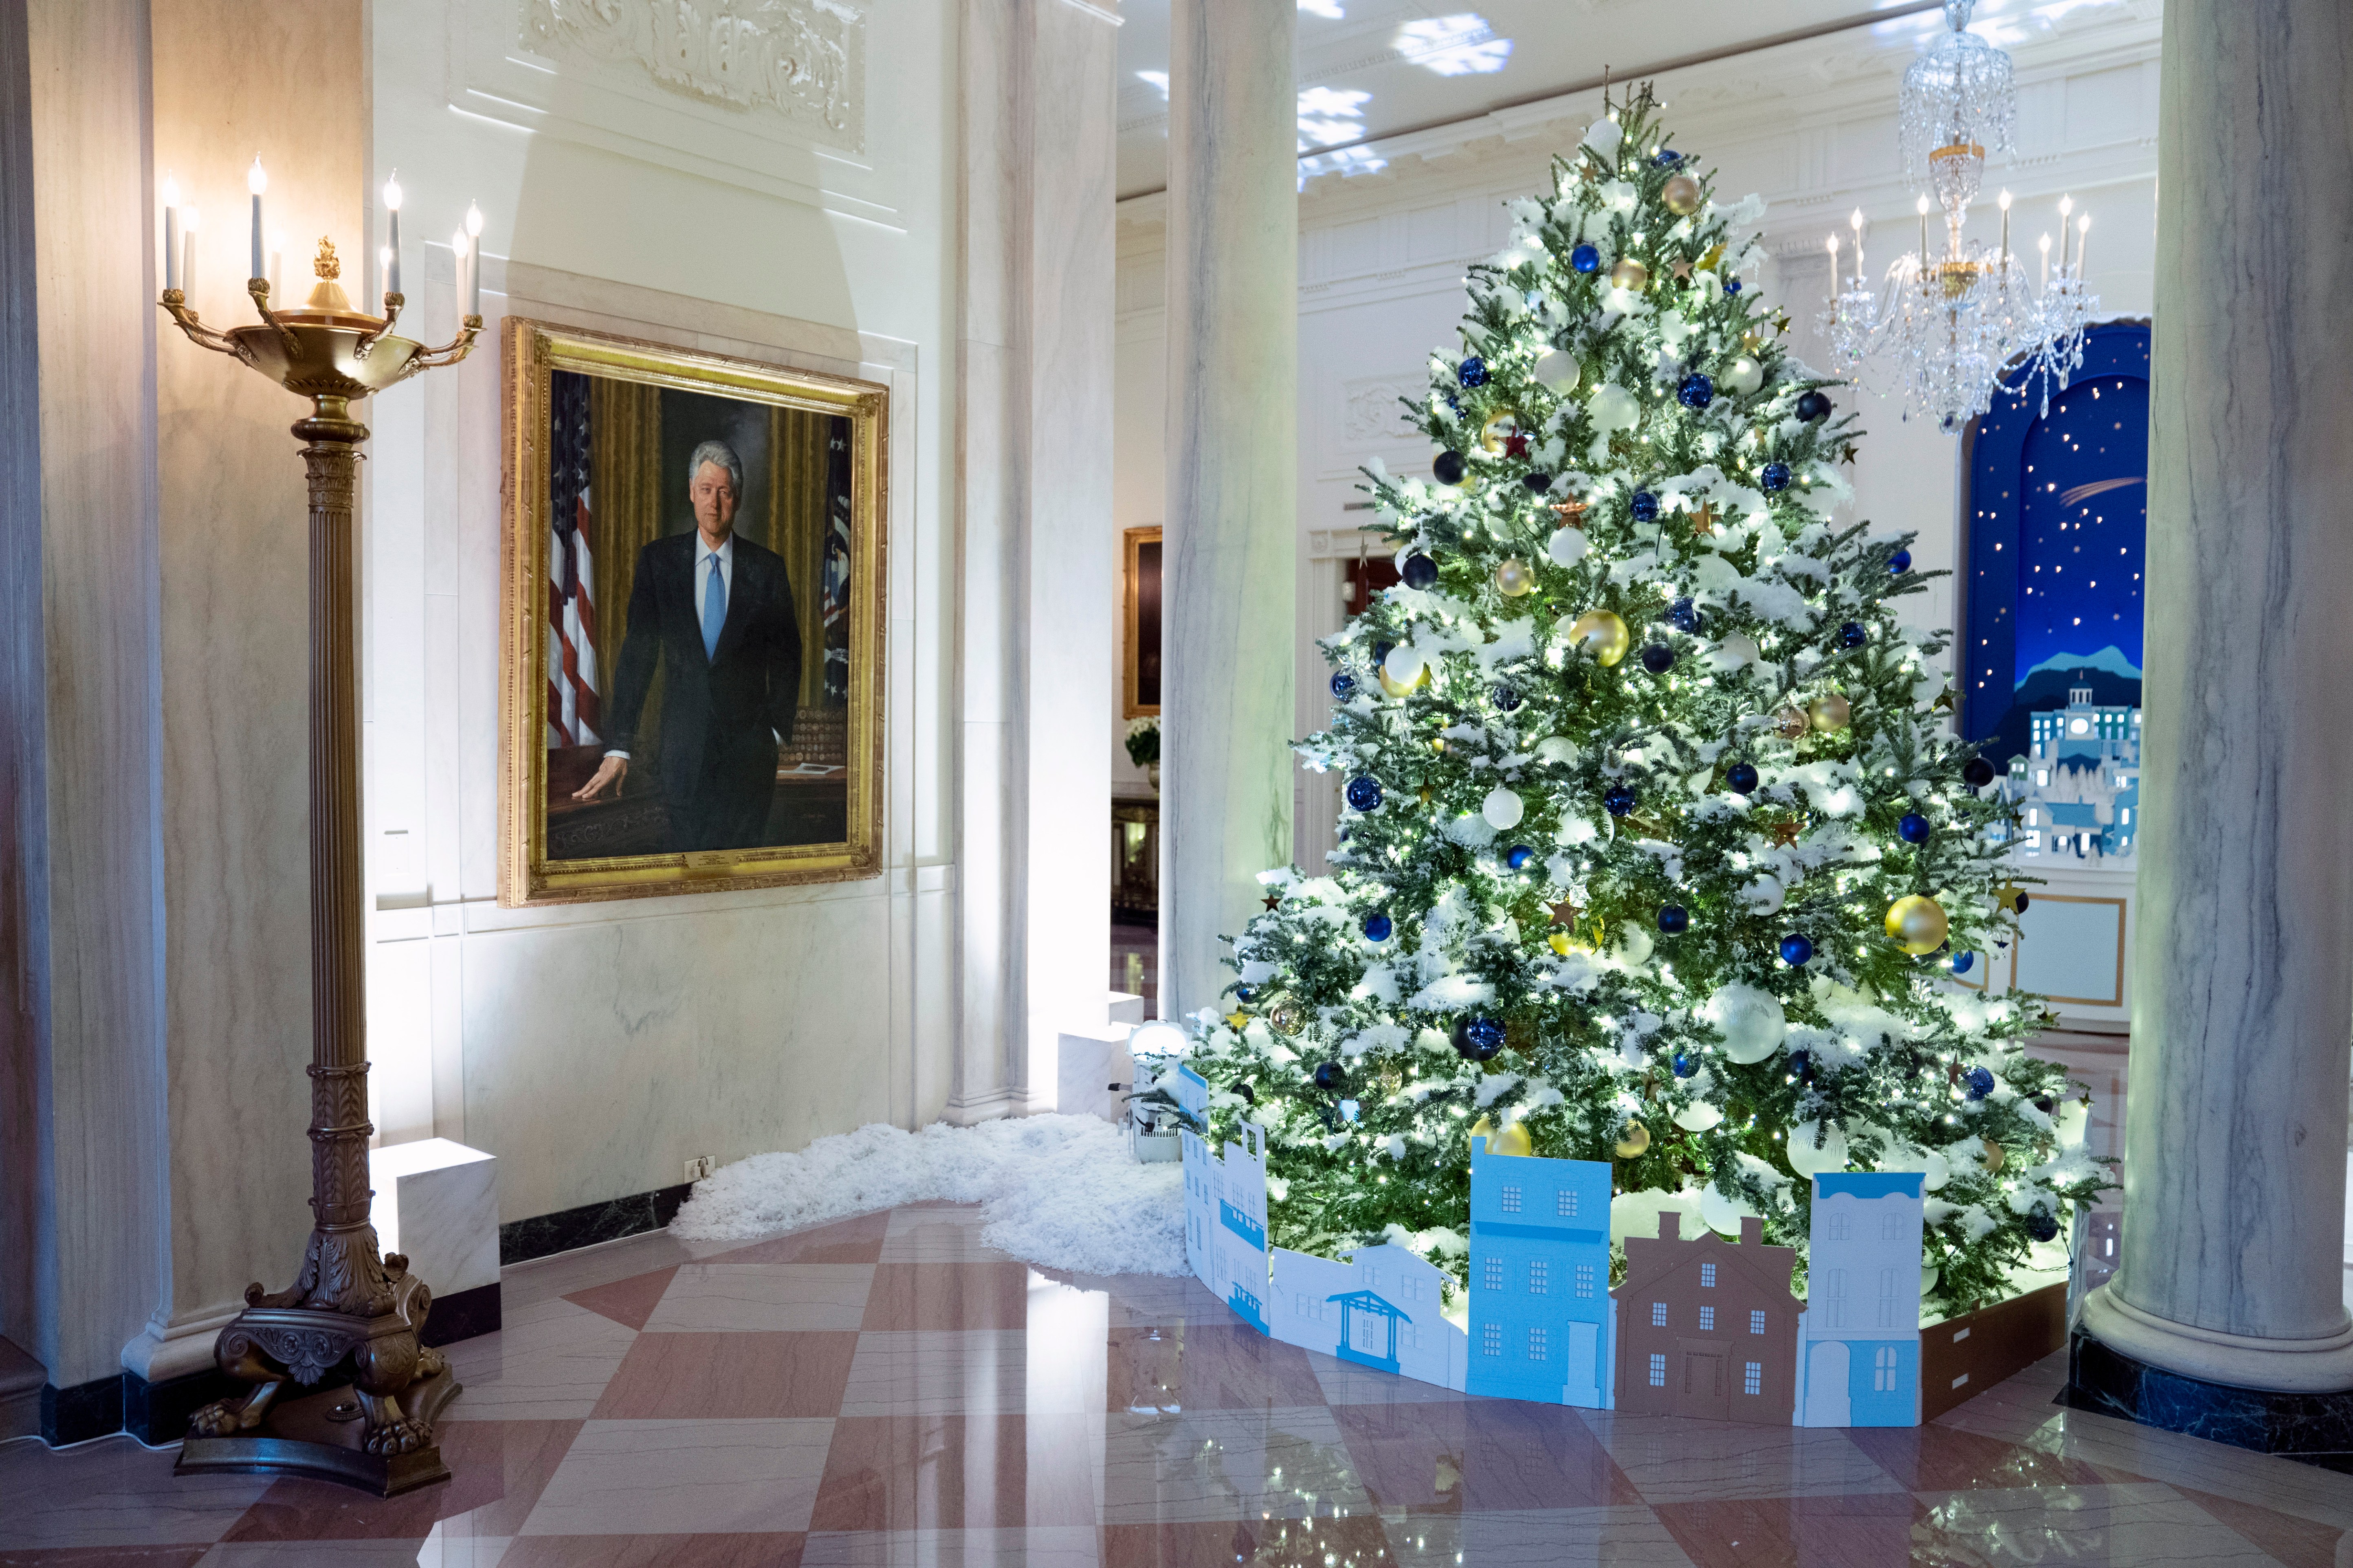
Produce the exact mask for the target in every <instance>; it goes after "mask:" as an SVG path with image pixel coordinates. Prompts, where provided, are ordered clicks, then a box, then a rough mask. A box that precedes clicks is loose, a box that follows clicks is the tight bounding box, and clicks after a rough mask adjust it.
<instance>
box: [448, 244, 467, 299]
mask: <svg viewBox="0 0 2353 1568" xmlns="http://www.w3.org/2000/svg"><path fill="white" fill-rule="evenodd" d="M468 248H469V247H468V246H467V243H466V231H465V230H464V229H462V228H461V229H459V231H458V232H457V233H455V234H453V235H451V236H450V237H449V254H450V255H451V256H452V257H454V258H456V259H457V268H458V279H457V280H458V314H459V315H460V316H463V315H464V314H465V313H466V262H467V256H466V252H467V249H468Z"/></svg>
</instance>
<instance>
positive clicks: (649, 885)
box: [499, 320, 890, 905]
mask: <svg viewBox="0 0 2353 1568" xmlns="http://www.w3.org/2000/svg"><path fill="white" fill-rule="evenodd" d="M505 349H506V480H505V482H506V509H505V511H506V516H505V529H504V533H505V538H504V548H503V556H504V569H505V590H504V598H503V619H504V637H503V647H502V649H501V659H502V662H503V670H502V675H503V681H502V689H501V703H500V711H501V744H500V757H499V773H500V809H499V837H500V862H499V901H500V902H501V903H502V904H507V905H525V904H547V903H568V902H575V901H578V900H588V899H616V898H635V897H646V896H651V895H657V894H678V893H691V892H703V891H718V890H722V889H738V888H757V887H770V886H776V885H778V884H783V883H793V882H831V881H844V880H849V879H855V878H860V877H872V876H878V875H880V874H881V841H882V793H883V790H882V786H883V780H882V692H883V690H884V689H885V686H884V680H883V669H882V661H883V605H882V576H883V563H884V559H885V550H886V545H887V538H886V533H887V530H888V526H889V506H888V504H887V501H888V498H887V496H886V494H885V492H884V486H883V473H884V469H885V465H884V460H883V454H884V450H885V446H886V442H887V439H888V434H889V421H890V400H889V392H888V389H886V388H884V387H882V386H881V385H878V384H874V383H871V382H864V381H854V380H849V379H847V378H844V377H840V376H831V375H822V374H814V373H811V372H807V371H796V370H786V369H782V368H780V367H778V366H776V365H770V364H762V363H757V362H755V361H750V360H740V359H731V358H726V357H723V356H721V355H717V354H708V353H695V352H693V351H691V350H686V349H681V348H675V347H671V346H669V345H665V344H661V343H654V342H638V341H635V340H632V339H627V338H617V337H609V336H606V335H602V334H599V333H595V332H586V331H574V330H572V329H569V328H565V327H559V326H554V325H552V324H550V323H547V322H544V321H524V320H512V321H509V322H508V323H507V330H506V339H505Z"/></svg>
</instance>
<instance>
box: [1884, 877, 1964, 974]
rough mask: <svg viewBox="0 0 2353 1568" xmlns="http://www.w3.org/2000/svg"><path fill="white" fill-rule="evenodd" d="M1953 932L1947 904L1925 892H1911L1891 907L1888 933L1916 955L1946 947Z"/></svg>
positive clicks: (1904, 948)
mask: <svg viewBox="0 0 2353 1568" xmlns="http://www.w3.org/2000/svg"><path fill="white" fill-rule="evenodd" d="M1950 931H1952V923H1951V922H1950V921H1947V920H1946V919H1945V910H1944V908H1943V906H1942V905H1940V904H1938V903H1937V902H1936V900H1934V899H1932V898H1929V897H1928V896H1927V895H1926V894H1925V893H1911V894H1907V895H1906V896H1905V897H1904V898H1900V899H1898V900H1895V901H1894V903H1892V904H1890V905H1888V906H1887V934H1888V935H1889V936H1891V937H1894V939H1895V945H1896V946H1898V947H1900V948H1902V949H1903V950H1904V951H1905V952H1908V953H1910V954H1911V955H1912V956H1913V957H1915V958H1918V957H1919V956H1921V955H1922V954H1923V953H1929V952H1936V950H1937V949H1938V948H1940V947H1942V946H1944V945H1945V938H1946V936H1947V934H1948V933H1949V932H1950Z"/></svg>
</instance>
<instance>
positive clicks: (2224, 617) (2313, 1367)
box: [2084, 0, 2353, 1424]
mask: <svg viewBox="0 0 2353 1568" xmlns="http://www.w3.org/2000/svg"><path fill="white" fill-rule="evenodd" d="M2163 48H2164V58H2163V73H2162V84H2163V85H2162V89H2161V91H2162V103H2161V105H2160V110H2159V115H2158V120H2159V124H2160V126H2161V131H2160V134H2159V141H2158V169H2159V180H2160V184H2161V189H2162V193H2163V194H2162V199H2161V201H2160V203H2159V206H2158V247H2157V255H2158V263H2157V268H2158V269H2157V289H2156V316H2155V321H2156V327H2155V334H2156V335H2155V356H2156V357H2155V379H2154V400H2153V404H2152V407H2151V412H2150V426H2151V428H2150V438H2149V454H2150V470H2149V500H2148V584H2147V588H2148V592H2147V626H2148V636H2147V659H2146V666H2145V673H2144V677H2143V682H2144V683H2143V698H2142V700H2143V704H2144V709H2145V712H2146V714H2147V724H2146V730H2145V735H2144V740H2143V753H2142V754H2143V773H2142V778H2141V810H2142V813H2143V816H2142V822H2141V826H2140V851H2139V859H2140V900H2139V904H2140V920H2139V922H2138V924H2139V930H2138V939H2137V940H2138V943H2139V945H2138V947H2137V951H2136V954H2135V965H2136V967H2135V973H2136V975H2137V988H2136V995H2135V1003H2134V1008H2133V1013H2134V1016H2133V1030H2132V1032H2133V1051H2132V1066H2131V1081H2130V1090H2129V1094H2128V1096H2127V1121H2126V1159H2125V1182H2126V1203H2125V1237H2124V1247H2123V1255H2124V1256H2123V1265H2122V1268H2121V1269H2120V1270H2119V1272H2118V1274H2117V1276H2116V1279H2114V1280H2113V1281H2112V1282H2111V1283H2109V1284H2108V1285H2107V1286H2105V1287H2104V1288H2103V1289H2099V1290H2096V1291H2094V1292H2093V1293H2092V1294H2091V1295H2090V1296H2089V1297H2088V1298H2087V1299H2086V1301H2085V1307H2084V1329H2085V1330H2086V1331H2089V1332H2090V1333H2092V1334H2094V1335H2095V1336H2096V1337H2097V1338H2098V1339H2099V1340H2100V1341H2101V1342H2104V1343H2105V1345H2106V1346H2107V1347H2108V1348H2109V1349H2111V1350H2114V1351H2116V1352H2122V1353H2123V1354H2124V1355H2126V1356H2128V1357H2131V1358H2134V1359H2135V1360H2137V1361H2139V1362H2141V1363H2146V1364H2147V1365H2148V1366H2150V1367H2153V1368H2156V1369H2158V1370H2160V1371H2162V1372H2165V1373H2175V1374H2179V1376H2181V1377H2186V1378H2190V1379H2198V1380H2202V1381H2204V1382H2206V1383H2210V1384H2232V1385H2237V1386H2239V1387H2242V1388H2249V1389H2257V1390H2276V1391H2283V1392H2288V1393H2306V1394H2309V1393H2319V1392H2327V1391H2335V1390H2345V1389H2353V1321H2348V1318H2347V1314H2346V1309H2345V1304H2344V1301H2343V1299H2342V1296H2341V1294H2340V1291H2341V1284H2342V1281H2341V1277H2340V1269H2339V1250H2340V1247H2341V1245H2342V1239H2343V1219H2344V1204H2345V1184H2344V1164H2343V1159H2344V1150H2345V1139H2346V1095H2345V1086H2346V1078H2347V1065H2348V1063H2347V1057H2348V1037H2353V813H2348V811H2347V809H2346V805H2345V789H2346V781H2347V779H2348V777H2353V711H2348V707H2353V699H2348V694H2347V688H2346V684H2345V674H2344V672H2345V670H2346V669H2347V668H2348V667H2353V616H2348V609H2347V607H2348V605H2353V531H2348V528H2347V526H2346V520H2345V515H2344V506H2345V500H2344V498H2345V497H2346V495H2347V494H2348V492H2353V384H2348V381H2347V378H2346V376H2345V373H2344V355H2343V352H2342V350H2341V347H2340V346H2339V344H2338V342H2337V337H2336V334H2334V333H2332V332H2330V331H2327V330H2326V328H2327V323H2328V322H2329V321H2332V320H2334V319H2335V318H2336V317H2337V315H2338V314H2339V313H2341V311H2342V310H2343V309H2344V301H2345V300H2346V299H2347V298H2348V296H2353V206H2348V205H2347V204H2346V203H2345V202H2344V201H2343V200H2342V199H2340V198H2341V196H2342V194H2343V193H2344V192H2346V191H2347V190H2348V189H2353V135H2348V130H2347V128H2348V123H2353V120H2348V87H2347V78H2346V71H2347V67H2348V63H2353V12H2348V10H2347V9H2346V7H2345V6H2344V5H2342V4H2341V0H2254V3H2247V4H2230V5H2223V4H2217V3H2214V0H2191V3H2189V4H2186V5H2173V6H2169V7H2168V9H2167V13H2166V17H2165V36H2164V45H2163ZM2142 1418H2143V1419H2151V1420H2158V1419H2160V1417H2159V1416H2158V1415H2150V1414H2144V1415H2143V1416H2142ZM2161 1424H2171V1423H2169V1422H2162V1423H2161Z"/></svg>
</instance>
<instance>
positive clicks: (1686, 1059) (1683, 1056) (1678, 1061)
mask: <svg viewBox="0 0 2353 1568" xmlns="http://www.w3.org/2000/svg"><path fill="white" fill-rule="evenodd" d="M1668 1065H1670V1066H1671V1067H1672V1068H1674V1069H1675V1076H1676V1077H1677V1078H1697V1077H1698V1076H1699V1058H1697V1057H1695V1056H1694V1055H1692V1054H1691V1053H1690V1052H1689V1051H1677V1052H1676V1053H1675V1054H1674V1055H1673V1056H1672V1058H1669V1063H1668Z"/></svg>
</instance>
